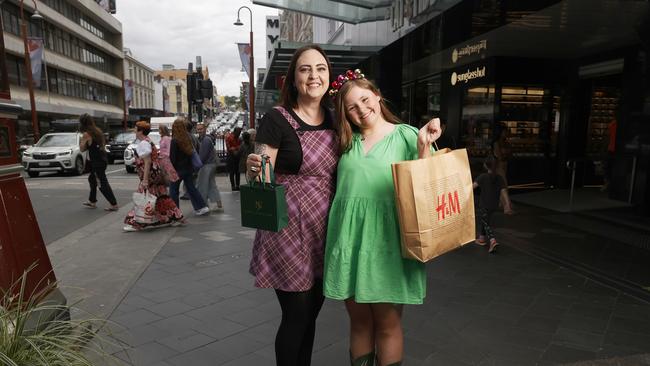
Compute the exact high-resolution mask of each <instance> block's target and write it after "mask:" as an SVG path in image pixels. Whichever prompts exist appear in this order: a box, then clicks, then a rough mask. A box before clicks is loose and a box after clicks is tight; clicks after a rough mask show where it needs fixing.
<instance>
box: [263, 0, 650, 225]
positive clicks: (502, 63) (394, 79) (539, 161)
mask: <svg viewBox="0 0 650 366" xmlns="http://www.w3.org/2000/svg"><path fill="white" fill-rule="evenodd" d="M254 3H256V4H265V5H271V6H272V5H273V4H280V3H282V4H285V3H284V2H281V1H272V0H254ZM355 3H356V2H355V1H346V2H345V5H341V2H340V1H333V0H332V1H322V2H318V4H316V3H315V2H312V3H310V4H311V5H305V6H303V7H302V8H301V9H300V11H303V12H305V13H309V14H312V15H317V16H321V17H325V18H328V19H332V20H334V22H329V20H327V21H325V23H328V22H329V23H330V24H331V25H330V26H329V27H330V29H329V31H328V29H326V28H325V29H324V30H323V29H320V30H319V29H318V27H319V26H318V24H319V23H320V22H321V21H320V20H318V21H315V22H314V24H315V25H314V27H315V30H314V38H315V41H317V42H322V41H325V40H326V41H325V42H326V43H327V42H341V43H345V42H348V40H347V39H349V42H362V41H361V39H362V38H361V37H357V38H355V37H354V32H352V31H351V32H350V33H351V34H352V36H351V37H342V36H341V35H340V34H339V33H345V32H344V29H345V28H347V27H348V24H346V25H344V26H341V25H339V23H336V21H343V22H346V23H349V24H356V25H351V26H349V27H350V29H355V28H354V27H356V28H358V29H361V28H363V27H372V25H371V24H372V23H373V22H374V23H382V22H384V23H385V24H384V25H383V26H381V27H379V28H377V31H376V33H377V37H379V38H380V39H381V38H382V37H383V39H385V40H386V42H387V44H386V45H385V46H384V47H383V48H382V49H381V50H379V51H378V52H376V53H375V54H373V55H372V56H371V57H368V58H367V59H366V60H364V61H362V62H359V63H358V64H357V65H356V67H359V68H361V69H362V70H363V72H364V73H365V74H366V75H367V76H369V77H370V78H372V79H373V80H374V81H376V82H377V84H378V85H379V87H380V89H381V90H382V93H383V94H384V96H385V97H386V98H387V99H388V100H390V101H391V104H392V106H393V109H395V110H396V111H397V112H399V115H400V116H401V118H402V119H403V120H404V121H405V122H408V123H410V124H412V125H415V126H421V125H422V124H423V123H425V122H426V121H428V120H429V119H430V118H432V117H440V118H442V119H443V120H444V121H446V122H447V131H446V132H445V134H446V136H448V137H449V138H450V139H451V140H452V141H455V146H456V147H459V148H466V149H467V151H468V153H469V155H470V162H471V163H472V164H473V168H474V171H475V173H478V172H480V169H481V163H482V161H483V160H484V159H485V158H486V157H487V156H489V155H491V154H492V146H493V143H494V141H495V140H496V136H498V135H499V134H501V133H505V134H506V138H507V140H508V142H509V143H510V145H511V151H512V155H511V157H510V160H509V165H508V166H509V172H508V178H509V183H510V184H511V185H512V186H514V187H521V189H524V188H525V189H530V188H532V187H537V188H540V189H550V188H558V187H559V188H567V189H568V188H570V187H572V186H573V187H590V186H597V187H599V186H601V185H602V184H603V181H604V180H605V178H606V177H609V181H610V185H609V187H608V190H607V191H606V192H603V193H602V198H603V199H608V200H613V201H622V202H624V203H629V204H631V205H632V206H634V207H638V208H639V211H640V212H643V213H644V214H646V215H647V214H650V183H649V181H650V142H649V141H650V131H649V130H648V127H647V126H650V62H648V61H647V60H648V59H649V58H650V42H649V41H648V40H649V39H650V4H649V3H648V2H647V1H623V0H620V1H616V0H533V1H525V2H504V1H499V0H456V1H439V0H422V1H421V0H394V1H385V2H382V6H381V7H378V8H376V9H369V8H368V6H367V5H368V2H359V4H360V5H358V6H355V5H354V4H355ZM362 3H363V4H362ZM377 4H379V3H377ZM343 7H353V8H354V11H339V10H340V9H342V8H343ZM323 9H329V10H327V11H323ZM295 10H299V9H295ZM348 10H350V9H348ZM321 28H322V27H321ZM361 33H371V32H370V31H369V32H361ZM380 33H385V34H386V36H385V37H384V36H380ZM326 46H327V44H326ZM280 66H281V65H280V63H278V65H277V66H276V65H274V64H273V65H271V66H270V69H271V70H275V68H276V67H280ZM614 121H616V124H614V123H613V122H614ZM603 165H605V166H606V168H605V169H603V168H602V166H603ZM567 166H568V167H569V168H570V169H567ZM567 196H568V194H567ZM567 200H568V198H567Z"/></svg>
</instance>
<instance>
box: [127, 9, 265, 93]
mask: <svg viewBox="0 0 650 366" xmlns="http://www.w3.org/2000/svg"><path fill="white" fill-rule="evenodd" d="M242 5H246V6H248V7H249V8H251V10H253V35H254V39H253V42H254V43H253V46H254V48H255V68H256V69H257V68H259V67H265V66H266V57H265V52H266V39H265V37H266V16H267V15H278V10H277V9H273V8H268V7H264V6H258V5H253V4H252V2H251V1H246V0H218V1H215V0H190V1H178V0H121V1H119V0H118V1H117V14H115V17H116V18H117V19H118V20H119V21H120V22H122V32H123V37H124V47H127V48H130V49H131V52H133V56H134V57H135V58H136V59H137V60H139V61H140V62H142V63H144V64H145V65H147V66H149V67H151V68H152V69H154V70H160V69H162V64H173V65H174V66H176V68H179V69H181V68H187V63H188V62H192V63H193V64H194V63H195V59H196V56H201V57H202V61H203V67H205V66H206V65H207V66H208V68H209V71H210V79H212V82H213V83H216V86H217V90H218V92H219V94H220V95H235V96H239V87H240V86H241V82H242V81H248V77H247V76H246V73H245V72H242V71H241V70H242V67H241V61H240V58H239V53H238V51H237V46H236V44H235V43H237V42H240V43H248V40H249V31H250V15H249V12H248V10H246V9H242V11H241V20H242V22H243V23H244V25H243V26H239V27H237V26H235V25H233V23H234V22H235V20H236V19H237V9H238V8H239V7H240V6H242ZM256 82H257V81H256Z"/></svg>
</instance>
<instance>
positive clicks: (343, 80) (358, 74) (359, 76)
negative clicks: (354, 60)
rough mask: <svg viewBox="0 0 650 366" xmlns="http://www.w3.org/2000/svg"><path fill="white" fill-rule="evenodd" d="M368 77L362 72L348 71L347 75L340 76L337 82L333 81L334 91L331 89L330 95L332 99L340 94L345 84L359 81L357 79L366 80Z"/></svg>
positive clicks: (357, 70)
mask: <svg viewBox="0 0 650 366" xmlns="http://www.w3.org/2000/svg"><path fill="white" fill-rule="evenodd" d="M365 78H366V76H365V75H364V74H362V73H361V70H359V69H356V70H354V71H352V70H348V71H346V72H345V74H341V75H339V76H338V77H337V78H336V80H334V81H332V85H331V86H332V89H330V91H329V94H330V97H335V96H336V94H337V93H338V92H339V90H340V89H341V87H342V86H343V84H345V83H346V82H348V81H350V80H357V79H365Z"/></svg>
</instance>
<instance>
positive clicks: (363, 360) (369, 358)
mask: <svg viewBox="0 0 650 366" xmlns="http://www.w3.org/2000/svg"><path fill="white" fill-rule="evenodd" d="M350 365H352V366H374V365H375V352H370V353H368V354H367V355H363V356H361V357H359V358H357V359H356V360H354V359H352V352H350Z"/></svg>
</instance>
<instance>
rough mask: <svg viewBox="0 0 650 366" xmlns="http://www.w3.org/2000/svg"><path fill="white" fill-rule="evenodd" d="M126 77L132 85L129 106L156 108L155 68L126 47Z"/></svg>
mask: <svg viewBox="0 0 650 366" xmlns="http://www.w3.org/2000/svg"><path fill="white" fill-rule="evenodd" d="M124 79H125V81H127V80H130V84H131V87H132V91H131V100H127V104H128V107H129V108H134V109H155V108H154V98H155V90H154V70H153V69H152V68H150V67H148V66H147V65H145V64H143V63H142V62H140V61H138V60H137V59H136V58H135V57H133V53H132V52H131V50H130V49H128V48H124Z"/></svg>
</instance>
